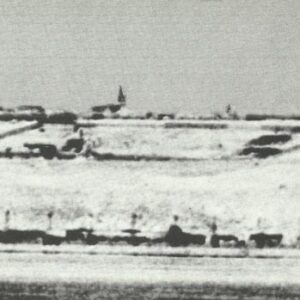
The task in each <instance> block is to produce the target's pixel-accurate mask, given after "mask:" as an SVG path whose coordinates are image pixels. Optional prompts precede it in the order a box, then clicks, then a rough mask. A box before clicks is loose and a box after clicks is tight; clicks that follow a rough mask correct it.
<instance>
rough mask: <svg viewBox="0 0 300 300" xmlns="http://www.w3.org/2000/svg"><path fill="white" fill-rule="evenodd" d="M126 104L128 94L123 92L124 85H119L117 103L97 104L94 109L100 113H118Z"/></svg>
mask: <svg viewBox="0 0 300 300" xmlns="http://www.w3.org/2000/svg"><path fill="white" fill-rule="evenodd" d="M125 106H126V95H125V94H124V92H123V89H122V87H121V86H120V87H119V94H118V103H117V104H114V103H113V104H111V103H109V104H104V105H97V106H93V107H92V111H93V112H94V113H98V114H104V115H107V114H108V112H110V113H111V114H114V113H117V112H119V111H120V110H121V108H122V107H125Z"/></svg>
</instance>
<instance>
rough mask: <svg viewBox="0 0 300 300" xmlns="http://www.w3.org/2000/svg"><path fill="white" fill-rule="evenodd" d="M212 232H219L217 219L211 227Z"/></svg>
mask: <svg viewBox="0 0 300 300" xmlns="http://www.w3.org/2000/svg"><path fill="white" fill-rule="evenodd" d="M210 230H211V233H212V234H216V233H217V230H218V226H217V219H216V217H214V218H213V220H212V223H211V225H210Z"/></svg>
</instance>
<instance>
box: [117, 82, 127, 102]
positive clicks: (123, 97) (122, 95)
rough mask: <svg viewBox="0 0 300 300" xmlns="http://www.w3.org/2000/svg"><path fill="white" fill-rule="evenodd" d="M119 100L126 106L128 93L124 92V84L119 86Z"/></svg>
mask: <svg viewBox="0 0 300 300" xmlns="http://www.w3.org/2000/svg"><path fill="white" fill-rule="evenodd" d="M118 102H119V104H120V105H121V106H126V95H124V93H123V89H122V86H120V87H119V95H118Z"/></svg>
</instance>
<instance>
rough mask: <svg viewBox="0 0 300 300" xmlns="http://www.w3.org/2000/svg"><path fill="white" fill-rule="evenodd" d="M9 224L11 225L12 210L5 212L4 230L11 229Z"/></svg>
mask: <svg viewBox="0 0 300 300" xmlns="http://www.w3.org/2000/svg"><path fill="white" fill-rule="evenodd" d="M9 223H10V210H9V209H7V210H6V211H5V220H4V230H8V229H9Z"/></svg>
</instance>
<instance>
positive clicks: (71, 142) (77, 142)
mask: <svg viewBox="0 0 300 300" xmlns="http://www.w3.org/2000/svg"><path fill="white" fill-rule="evenodd" d="M83 145H84V139H83V138H73V139H68V140H67V142H66V144H65V145H64V146H63V147H62V151H72V150H74V151H75V152H76V153H80V152H81V151H82V149H83Z"/></svg>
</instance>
